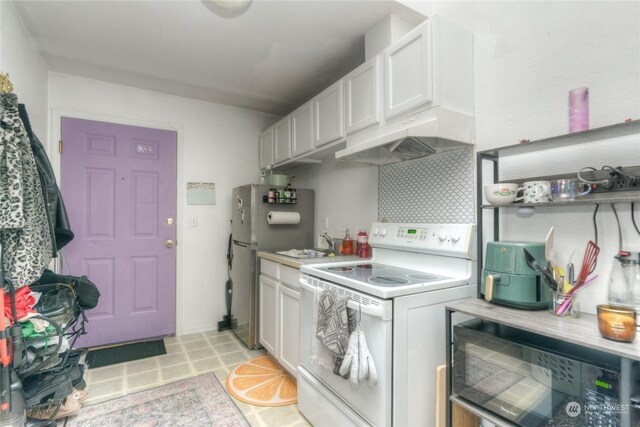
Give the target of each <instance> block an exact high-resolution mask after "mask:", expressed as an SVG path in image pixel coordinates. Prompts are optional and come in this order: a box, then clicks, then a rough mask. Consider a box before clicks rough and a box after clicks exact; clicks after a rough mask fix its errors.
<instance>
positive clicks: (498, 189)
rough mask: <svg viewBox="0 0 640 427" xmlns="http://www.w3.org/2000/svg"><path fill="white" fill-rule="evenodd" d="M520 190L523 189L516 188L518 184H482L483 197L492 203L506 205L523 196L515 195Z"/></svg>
mask: <svg viewBox="0 0 640 427" xmlns="http://www.w3.org/2000/svg"><path fill="white" fill-rule="evenodd" d="M520 191H523V189H522V187H520V188H518V184H511V183H502V184H489V185H485V186H484V197H485V198H486V199H487V201H488V202H489V203H491V204H492V205H507V204H509V203H513V202H516V201H520V200H522V199H523V198H524V196H522V197H517V196H518V193H519V192H520Z"/></svg>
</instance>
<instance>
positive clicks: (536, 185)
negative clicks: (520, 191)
mask: <svg viewBox="0 0 640 427" xmlns="http://www.w3.org/2000/svg"><path fill="white" fill-rule="evenodd" d="M549 201H551V186H550V185H549V181H527V182H525V183H524V203H544V202H549Z"/></svg>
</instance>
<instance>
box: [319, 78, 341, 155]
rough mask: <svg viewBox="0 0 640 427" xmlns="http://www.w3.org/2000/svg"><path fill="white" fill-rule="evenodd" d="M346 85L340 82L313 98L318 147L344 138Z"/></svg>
mask: <svg viewBox="0 0 640 427" xmlns="http://www.w3.org/2000/svg"><path fill="white" fill-rule="evenodd" d="M343 94H344V83H343V80H342V79H341V80H339V81H337V82H335V83H334V84H332V85H331V86H329V87H328V88H326V89H325V90H323V91H322V92H321V93H320V94H319V95H317V96H316V97H315V98H313V114H314V132H313V140H314V145H315V146H316V147H318V146H320V145H323V144H327V143H329V142H332V141H336V140H338V139H341V138H344V95H343Z"/></svg>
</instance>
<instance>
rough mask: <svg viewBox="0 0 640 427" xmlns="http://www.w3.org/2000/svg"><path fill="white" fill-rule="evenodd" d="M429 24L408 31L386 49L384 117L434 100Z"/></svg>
mask: <svg viewBox="0 0 640 427" xmlns="http://www.w3.org/2000/svg"><path fill="white" fill-rule="evenodd" d="M431 45H432V37H431V24H430V23H429V22H426V23H425V24H424V25H421V26H419V27H418V28H416V29H414V30H413V31H411V32H409V33H407V34H406V35H405V36H404V37H403V38H402V39H401V40H399V41H398V42H397V43H395V44H394V45H392V46H391V47H390V48H389V49H387V51H386V52H385V55H384V57H385V69H384V79H385V80H384V88H385V102H384V114H385V118H387V119H389V118H390V117H395V116H397V115H399V114H402V113H404V112H406V111H408V110H410V109H412V108H414V107H417V106H420V105H422V104H426V103H428V102H431V101H432V100H433V88H432V80H433V78H432V62H433V61H432V50H431Z"/></svg>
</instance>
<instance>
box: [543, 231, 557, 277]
mask: <svg viewBox="0 0 640 427" xmlns="http://www.w3.org/2000/svg"><path fill="white" fill-rule="evenodd" d="M554 238H555V235H554V232H553V227H551V228H550V229H549V232H548V233H547V238H546V239H545V240H544V257H545V259H546V260H547V261H548V262H549V263H550V264H551V267H554V266H555V265H556V258H555V252H554Z"/></svg>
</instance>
